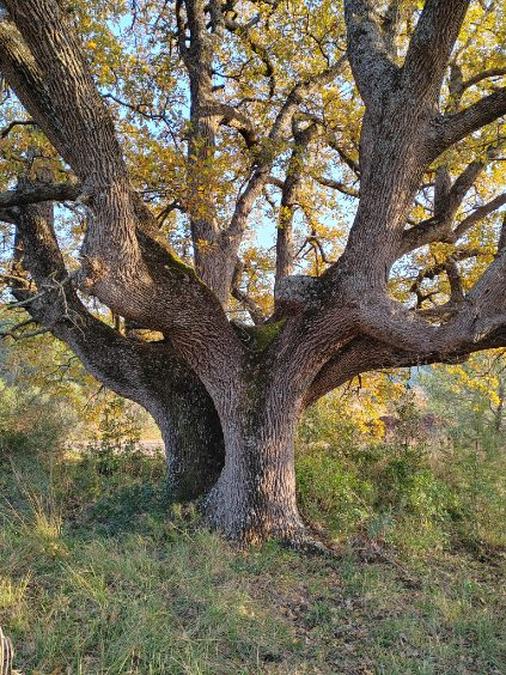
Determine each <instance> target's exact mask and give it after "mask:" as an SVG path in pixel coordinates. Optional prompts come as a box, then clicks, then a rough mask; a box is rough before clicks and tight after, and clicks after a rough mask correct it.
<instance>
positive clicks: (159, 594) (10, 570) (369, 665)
mask: <svg viewBox="0 0 506 675" xmlns="http://www.w3.org/2000/svg"><path fill="white" fill-rule="evenodd" d="M163 474H164V467H163V460H162V459H161V458H159V457H156V456H155V457H144V456H142V455H140V454H136V453H132V454H130V455H128V457H124V458H122V459H121V460H120V461H119V462H118V463H117V464H116V465H115V466H114V467H111V466H105V467H104V466H100V465H99V464H97V462H96V461H94V460H93V459H92V458H90V457H85V458H84V459H83V458H77V457H75V456H71V455H68V454H67V455H65V456H61V455H55V456H54V457H53V458H52V459H51V457H47V456H46V457H45V458H44V459H41V458H39V457H38V456H37V454H34V453H30V452H18V453H16V454H15V455H11V456H4V457H3V459H2V460H1V463H0V494H1V496H2V500H1V503H0V527H1V529H0V625H2V626H3V628H4V630H5V632H6V633H8V634H9V635H10V636H11V637H12V639H13V642H14V644H15V648H16V666H17V668H18V669H19V670H21V671H22V672H24V673H30V674H34V675H35V674H36V673H41V674H44V675H46V674H50V673H52V674H57V673H72V674H73V673H84V674H95V673H97V674H98V673H111V674H113V673H167V674H170V673H174V674H176V673H177V674H179V673H189V674H192V675H197V674H205V673H209V674H211V673H213V674H214V673H216V674H218V673H223V674H224V675H229V674H234V675H235V674H240V673H245V674H246V673H290V674H296V673H364V674H365V673H385V674H386V675H393V674H395V673H419V674H422V673H424V674H429V673H477V674H480V675H483V674H493V673H497V674H500V673H506V643H505V637H504V636H505V635H506V619H505V614H506V613H505V608H506V602H505V585H504V567H505V558H504V553H503V551H502V549H501V548H500V547H495V548H492V547H488V548H487V547H478V548H475V549H473V550H470V549H469V548H462V549H461V550H458V548H456V547H455V546H454V547H452V548H446V549H440V550H439V551H438V552H437V554H436V553H433V552H432V553H428V552H427V551H425V552H420V551H415V550H410V549H402V550H401V549H399V548H395V547H394V546H392V545H386V544H381V543H379V542H378V541H375V540H372V539H371V538H370V537H366V536H365V535H362V534H360V532H359V531H357V532H355V533H354V535H353V536H350V537H348V538H347V540H346V542H343V543H342V544H341V553H340V554H339V555H336V556H335V557H332V558H323V557H310V556H306V555H302V554H298V553H296V552H293V551H288V550H285V549H282V548H280V547H279V546H277V545H275V544H269V545H267V546H265V547H264V548H263V549H262V550H252V551H249V552H238V551H236V550H234V549H232V548H231V547H229V546H227V545H226V544H224V543H223V542H222V541H220V539H219V538H218V537H216V536H214V535H212V534H210V533H208V532H206V531H205V530H204V529H202V527H201V525H200V524H199V519H198V516H197V515H196V513H195V511H194V510H192V509H191V508H186V509H181V508H180V507H179V508H178V507H177V506H173V507H172V508H171V509H169V510H168V507H167V500H166V495H165V491H164V482H163Z"/></svg>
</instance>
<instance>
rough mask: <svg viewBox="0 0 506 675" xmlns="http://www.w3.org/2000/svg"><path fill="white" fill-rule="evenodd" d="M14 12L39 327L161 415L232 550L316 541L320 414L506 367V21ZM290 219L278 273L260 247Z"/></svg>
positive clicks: (23, 299) (492, 13) (452, 9)
mask: <svg viewBox="0 0 506 675" xmlns="http://www.w3.org/2000/svg"><path fill="white" fill-rule="evenodd" d="M0 12H1V20H0V71H1V73H2V74H3V77H4V78H5V81H6V83H7V87H8V92H7V94H6V96H5V99H4V103H3V105H4V110H3V111H2V116H3V118H4V122H5V127H4V129H3V131H2V132H1V135H2V144H3V148H4V153H3V163H2V166H1V170H2V179H3V180H4V183H5V186H4V187H5V191H4V192H3V193H1V194H0V219H1V220H2V221H4V223H6V224H7V225H6V227H7V228H12V229H11V230H9V231H11V232H13V237H14V240H13V256H12V261H11V264H10V267H9V270H8V272H7V274H6V275H5V278H6V281H7V282H8V284H9V286H10V291H11V293H12V294H13V295H14V298H15V303H14V304H15V306H17V307H20V306H21V307H23V308H24V309H25V310H26V311H27V312H28V313H29V315H30V317H29V319H30V321H33V322H35V323H37V324H39V325H40V326H41V327H42V328H43V329H47V330H49V331H51V332H52V333H53V334H54V335H55V336H56V337H57V338H59V339H61V340H63V341H64V342H66V343H67V344H68V345H69V346H70V348H71V349H72V350H73V351H74V352H75V353H76V354H77V355H78V356H79V357H80V359H81V360H82V362H83V363H84V365H85V367H86V368H87V369H88V370H89V371H90V372H91V373H92V374H93V375H94V376H95V377H96V378H98V380H100V381H101V382H102V383H104V384H105V385H106V386H108V387H110V388H111V389H113V390H114V391H116V392H117V393H118V394H120V395H122V396H125V397H128V398H130V399H132V400H134V401H137V402H138V403H140V404H141V405H142V406H144V407H145V408H146V409H147V410H148V411H149V412H150V413H151V414H152V415H153V417H154V418H155V420H156V422H157V423H158V425H159V426H160V429H161V432H162V434H163V438H164V441H165V444H166V450H167V457H168V466H169V479H170V482H171V485H172V489H173V494H174V497H175V498H194V497H197V496H200V495H205V499H204V500H203V507H204V511H205V514H206V517H207V519H208V521H209V523H211V524H212V525H213V526H215V527H216V528H217V529H219V530H220V531H221V532H223V533H224V534H225V535H226V536H227V537H229V538H231V539H236V540H241V541H246V542H251V541H261V540H263V539H265V538H266V537H271V536H274V537H278V538H281V539H284V540H287V541H291V542H299V543H301V542H304V541H306V540H307V539H308V537H309V535H308V534H307V530H306V527H305V525H304V524H303V522H302V520H301V518H300V516H299V513H298V510H297V504H296V488H295V475H294V457H293V453H294V451H293V440H294V433H295V429H296V425H297V421H298V419H299V417H300V415H301V413H302V412H303V411H304V409H305V408H306V407H307V406H308V405H310V404H312V403H314V402H315V401H317V400H318V399H319V398H320V397H321V396H323V395H325V394H326V393H327V392H329V391H331V390H332V389H334V388H336V387H338V386H340V385H341V384H343V383H345V382H347V381H349V380H350V379H351V378H353V377H355V376H357V375H359V374H360V373H362V372H365V371H369V370H374V369H383V368H389V367H398V366H409V365H416V364H421V363H431V362H437V361H443V362H444V361H452V360H453V361H454V360H458V359H462V358H465V357H466V355H468V354H469V353H471V352H474V351H477V350H481V349H487V348H493V347H497V346H505V345H506V297H505V293H504V290H505V280H506V248H505V247H506V229H505V227H506V226H503V227H502V229H501V226H500V221H499V213H500V208H501V206H502V205H503V204H504V203H506V196H505V194H504V193H503V194H500V192H499V191H498V190H497V186H498V183H499V182H500V166H501V162H502V161H504V158H503V157H501V147H502V145H501V144H502V141H503V137H502V136H501V122H500V117H501V115H503V114H504V113H505V112H506V89H505V88H504V87H502V86H501V85H500V82H501V78H502V77H503V76H504V74H505V73H506V65H505V62H504V52H503V51H501V40H502V37H501V36H503V35H504V9H501V8H500V7H497V3H492V2H490V3H487V2H484V1H483V2H470V0H426V1H425V2H423V3H420V2H414V1H411V0H398V1H396V0H391V1H390V2H374V1H373V0H345V1H344V6H343V5H342V4H341V3H339V2H338V3H329V2H326V1H325V0H321V2H312V1H309V0H293V2H292V1H289V2H280V1H279V0H245V1H244V2H242V1H241V2H239V1H236V0H224V1H223V2H222V1H221V0H209V1H208V2H204V0H176V2H175V3H172V2H162V0H136V1H135V2H132V3H131V4H128V3H126V2H120V1H118V2H112V1H111V2H104V1H98V0H95V1H93V2H85V3H81V2H78V1H76V2H66V1H65V0H22V1H20V0H3V2H1V3H0ZM466 15H467V19H466ZM14 180H16V184H15V185H14V182H13V181H14ZM55 204H60V205H59V206H56V207H55ZM66 213H69V214H70V216H69V215H65V214H66ZM336 214H337V218H336V219H335V221H333V217H335V216H336ZM350 214H354V215H353V218H349V216H350ZM69 221H70V225H71V228H72V229H71V236H70V235H69V231H68V228H67V229H65V228H66V226H67V225H68V223H69ZM271 223H272V224H273V225H274V227H273V230H274V231H275V256H274V259H271V260H269V256H267V257H266V258H265V259H263V258H261V256H259V254H258V247H256V248H255V244H254V242H253V243H252V239H251V236H252V235H251V232H252V231H253V232H254V231H255V230H256V232H257V236H258V232H260V235H261V233H262V232H264V231H265V230H266V229H268V227H269V225H270V224H271ZM347 223H349V227H347ZM343 235H345V236H343ZM81 239H82V241H81ZM70 240H72V241H73V242H75V241H79V255H78V256H76V255H75V254H73V253H72V250H71V249H72V247H71V245H70V243H69V242H70ZM259 270H263V272H261V271H260V272H259ZM413 270H414V274H413ZM269 288H270V289H271V290H272V292H271V294H270V295H268V294H267V290H268V289H269ZM90 298H94V299H96V300H97V301H99V303H100V305H99V306H100V307H101V308H109V309H110V310H111V311H112V313H113V315H114V317H115V320H114V322H109V323H108V322H107V321H105V320H104V316H105V315H104V313H103V311H101V310H96V308H95V309H93V306H92V303H91V302H90ZM240 312H243V314H240ZM238 313H239V316H241V317H242V320H241V321H239V320H238V318H237V317H238ZM244 313H247V318H245V316H244ZM24 325H25V326H26V323H25V324H24ZM23 329H24V327H20V330H21V331H22V330H23ZM11 332H12V331H11Z"/></svg>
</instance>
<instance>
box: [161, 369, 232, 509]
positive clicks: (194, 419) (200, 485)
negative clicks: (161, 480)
mask: <svg viewBox="0 0 506 675" xmlns="http://www.w3.org/2000/svg"><path fill="white" fill-rule="evenodd" d="M179 385H180V386H179V387H178V388H177V389H176V390H175V388H174V387H173V383H172V388H171V392H170V395H169V397H168V398H167V400H166V401H156V402H155V403H154V405H153V404H152V405H151V406H150V412H151V414H152V415H153V417H154V419H155V421H156V423H157V425H158V427H159V429H160V431H161V434H162V438H163V442H164V445H165V454H166V458H167V469H168V472H167V478H168V485H169V491H170V497H171V499H173V500H174V501H189V500H192V499H197V498H198V497H201V496H202V495H204V494H206V493H207V492H209V490H210V489H211V488H212V487H213V485H214V484H215V483H216V481H217V479H218V477H219V475H220V472H221V470H222V468H223V462H224V446H223V434H222V431H221V424H220V420H219V418H218V415H217V413H216V410H215V408H214V405H213V403H212V401H211V399H210V397H209V396H208V395H207V393H206V392H205V390H204V388H203V387H202V386H195V383H194V382H191V381H188V380H181V381H180V382H179Z"/></svg>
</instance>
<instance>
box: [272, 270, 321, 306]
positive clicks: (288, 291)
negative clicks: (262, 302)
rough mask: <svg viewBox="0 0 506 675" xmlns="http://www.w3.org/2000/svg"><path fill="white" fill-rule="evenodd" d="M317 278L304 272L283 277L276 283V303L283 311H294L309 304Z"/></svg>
mask: <svg viewBox="0 0 506 675" xmlns="http://www.w3.org/2000/svg"><path fill="white" fill-rule="evenodd" d="M318 281H319V280H318V278H317V277H310V276H307V275H305V274H294V275H292V276H289V277H284V278H283V279H280V280H279V281H278V282H277V283H276V288H275V291H274V292H275V299H276V305H277V306H278V307H279V308H281V309H283V311H288V312H294V311H297V310H300V309H302V308H305V307H307V306H308V305H310V304H311V303H312V302H313V301H314V298H315V297H316V291H317V289H318Z"/></svg>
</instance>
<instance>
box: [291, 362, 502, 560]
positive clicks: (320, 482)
mask: <svg viewBox="0 0 506 675" xmlns="http://www.w3.org/2000/svg"><path fill="white" fill-rule="evenodd" d="M451 376H452V373H451V371H450V377H451ZM428 379H429V378H428ZM432 379H437V380H438V383H439V384H437V383H435V382H432V383H431V384H432V386H433V389H434V399H435V400H433V401H432V403H433V404H434V407H437V406H438V405H439V408H441V407H442V401H438V400H437V394H439V393H440V391H439V389H438V386H442V392H444V394H445V396H446V399H445V400H446V406H447V414H448V417H449V418H450V419H447V420H444V419H443V418H434V417H433V415H432V414H431V413H429V412H428V410H429V409H428V408H427V407H426V406H425V407H424V406H423V405H422V404H421V401H420V400H419V397H417V396H416V394H415V393H414V392H412V391H410V390H408V391H407V393H406V394H405V395H404V396H403V397H402V398H401V399H400V400H399V401H398V403H397V404H396V406H395V409H394V411H393V412H394V415H392V416H391V419H393V420H394V421H395V429H394V430H393V431H391V432H390V433H387V434H386V436H384V437H383V438H377V437H376V438H375V437H374V435H373V434H371V432H369V433H368V434H367V433H362V434H359V433H358V432H357V430H356V427H354V422H353V417H352V416H350V415H349V412H348V414H346V406H344V409H343V406H341V414H343V413H344V417H340V416H336V408H335V407H331V406H328V405H326V406H317V407H316V408H314V409H313V410H312V411H310V413H309V414H308V415H307V416H306V418H305V420H304V422H303V424H302V426H301V429H300V432H299V451H298V461H297V473H298V478H299V492H300V498H301V502H302V505H303V509H304V510H305V512H306V514H307V516H308V517H309V518H310V519H311V520H313V521H315V522H316V523H318V524H319V525H321V526H323V527H325V528H327V529H329V530H330V531H331V532H332V533H333V536H334V537H337V538H338V539H340V540H341V541H342V540H343V539H344V538H347V537H349V536H350V535H356V534H357V533H361V534H363V535H365V536H366V537H368V538H372V539H375V540H378V541H380V542H387V543H388V544H392V545H394V546H397V547H401V548H404V549H407V550H412V551H419V550H420V549H425V550H434V549H435V548H439V549H444V548H448V547H451V546H452V545H461V544H465V545H470V546H477V547H479V546H480V545H483V544H484V545H489V546H496V545H499V546H504V545H506V538H505V532H504V522H505V520H506V454H505V453H504V438H502V437H501V436H500V435H499V434H497V433H496V432H495V430H494V429H490V428H488V427H486V426H485V427H483V426H481V427H479V428H476V427H475V426H474V425H473V420H474V418H471V419H470V420H468V425H467V434H466V432H465V430H464V428H463V427H462V424H460V423H454V425H453V426H452V424H451V419H452V418H453V420H454V422H461V421H462V420H461V419H460V418H458V417H457V418H456V419H455V417H454V411H453V410H452V403H453V404H455V405H456V404H457V400H456V399H455V398H454V400H453V401H452V399H449V398H448V392H447V389H446V388H445V387H444V386H443V384H444V377H443V378H441V377H440V376H438V377H437V378H436V377H434V376H433V377H432ZM343 419H344V421H343V422H342V421H341V420H343ZM426 426H429V429H428V430H427V429H426V428H425V427H426Z"/></svg>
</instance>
